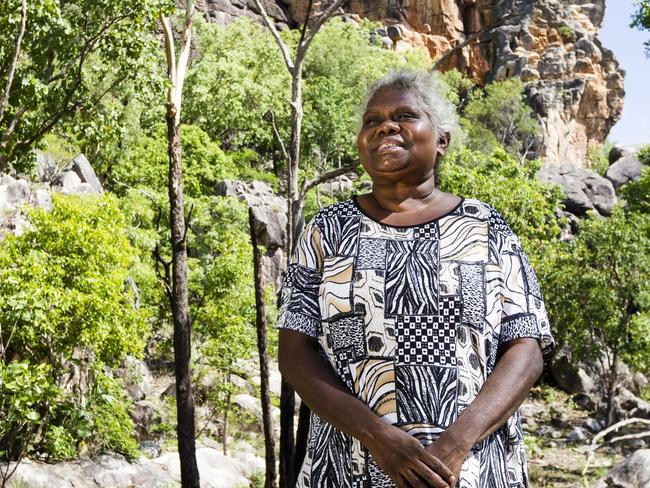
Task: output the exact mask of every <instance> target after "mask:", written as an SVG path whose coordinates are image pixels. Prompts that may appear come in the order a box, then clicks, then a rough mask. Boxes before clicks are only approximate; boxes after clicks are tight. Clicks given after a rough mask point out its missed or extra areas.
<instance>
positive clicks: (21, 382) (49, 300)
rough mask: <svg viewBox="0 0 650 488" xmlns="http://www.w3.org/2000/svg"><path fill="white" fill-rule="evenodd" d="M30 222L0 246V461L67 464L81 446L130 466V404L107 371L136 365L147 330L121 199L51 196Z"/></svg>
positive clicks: (135, 258)
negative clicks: (125, 363)
mask: <svg viewBox="0 0 650 488" xmlns="http://www.w3.org/2000/svg"><path fill="white" fill-rule="evenodd" d="M26 216H27V218H28V220H29V223H30V225H29V227H28V228H27V229H26V230H25V232H24V233H23V234H22V235H10V234H9V235H5V236H3V238H2V240H0V412H2V413H0V458H1V459H2V460H3V461H4V462H7V463H8V462H9V461H17V462H19V461H20V460H21V459H22V458H23V456H25V455H27V454H37V455H38V456H39V457H42V458H46V459H48V460H50V461H57V460H61V459H68V458H71V457H74V456H76V455H77V453H78V451H79V448H80V445H81V443H82V442H83V443H84V444H85V446H86V449H87V451H88V452H89V453H90V454H95V453H98V452H102V451H104V450H113V451H117V452H121V453H122V454H125V455H127V456H129V457H135V455H136V453H137V444H136V443H135V440H134V439H133V438H132V435H133V424H132V422H131V419H130V417H129V414H128V410H129V407H130V402H129V401H128V400H127V398H126V394H125V392H124V389H123V387H122V385H121V384H120V383H119V382H117V381H116V380H115V379H113V378H111V377H110V373H108V372H107V369H108V368H112V367H116V366H117V365H118V364H120V362H121V361H122V359H123V358H124V356H125V355H126V354H131V355H134V356H141V355H142V352H143V349H144V344H145V341H146V340H147V337H148V335H149V328H148V326H147V323H146V318H147V314H146V312H145V311H143V310H140V309H139V308H138V307H137V302H136V297H135V294H134V291H133V288H132V287H131V286H129V285H128V282H129V281H130V280H131V279H132V278H133V274H132V271H133V270H134V268H135V267H137V266H138V265H139V258H138V255H137V251H136V249H135V248H134V247H133V246H132V244H131V243H130V241H129V238H128V230H129V229H128V224H127V222H126V220H125V217H124V215H123V213H122V212H121V211H120V209H119V206H118V202H117V199H116V198H115V197H113V196H110V195H102V196H100V197H98V196H86V197H72V196H69V197H63V196H60V195H55V196H54V199H53V208H52V209H51V210H50V211H48V210H45V209H32V210H29V211H27V212H26ZM71 371H72V372H75V373H74V374H71ZM14 466H15V465H14ZM7 468H8V464H7ZM0 474H1V475H2V477H3V479H4V481H6V480H7V479H8V477H9V476H10V474H11V471H10V470H7V469H3V470H2V473H0Z"/></svg>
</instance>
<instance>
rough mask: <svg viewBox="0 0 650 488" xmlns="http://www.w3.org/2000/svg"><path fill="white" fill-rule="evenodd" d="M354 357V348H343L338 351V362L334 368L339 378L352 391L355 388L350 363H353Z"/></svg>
mask: <svg viewBox="0 0 650 488" xmlns="http://www.w3.org/2000/svg"><path fill="white" fill-rule="evenodd" d="M354 359H355V355H354V351H353V349H352V348H348V349H343V350H342V351H338V352H337V353H336V364H335V368H334V369H335V370H336V373H337V376H338V377H339V379H340V380H341V381H342V382H343V384H344V385H345V386H347V387H348V390H349V391H350V393H351V392H352V390H353V388H354V385H353V380H352V373H351V372H350V363H352V362H353V361H354Z"/></svg>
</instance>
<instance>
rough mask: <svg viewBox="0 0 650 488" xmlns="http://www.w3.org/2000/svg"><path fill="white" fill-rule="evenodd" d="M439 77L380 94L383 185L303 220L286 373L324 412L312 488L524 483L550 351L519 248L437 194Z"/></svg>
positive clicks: (283, 338) (317, 413) (315, 427)
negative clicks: (530, 419) (531, 403)
mask: <svg viewBox="0 0 650 488" xmlns="http://www.w3.org/2000/svg"><path fill="white" fill-rule="evenodd" d="M439 92H440V90H439V86H438V82H437V81H436V79H435V78H433V77H432V76H431V75H426V74H422V73H413V72H408V71H396V72H393V73H390V74H389V75H388V76H386V77H385V78H384V79H382V80H379V81H377V82H375V84H374V85H373V86H372V87H371V88H370V89H369V93H368V96H367V99H366V103H365V105H364V112H363V120H362V123H361V127H360V129H359V133H358V137H357V145H358V149H359V156H360V159H361V163H362V164H363V167H364V168H365V170H366V171H367V173H368V174H369V175H370V177H371V179H372V182H373V186H372V191H371V192H370V193H369V194H366V195H360V196H357V197H354V198H352V199H350V200H346V201H344V202H341V203H337V204H335V205H332V206H330V207H327V208H325V209H323V210H321V211H320V212H319V213H318V214H317V215H316V216H315V217H314V219H313V220H312V221H311V222H310V223H309V224H308V225H307V226H306V228H305V230H304V232H303V233H302V236H301V238H300V242H299V243H298V247H297V250H296V253H295V256H294V257H293V261H292V264H291V265H290V266H289V268H288V270H287V274H286V277H285V281H284V286H283V291H282V307H281V313H280V318H279V320H278V327H280V350H279V363H280V370H281V372H282V374H283V375H284V377H285V378H286V379H287V380H288V381H289V382H290V383H291V384H292V385H293V386H294V388H295V389H296V391H297V392H298V394H299V395H300V397H301V398H302V399H303V401H305V402H306V403H307V405H308V406H309V407H310V408H311V409H312V412H313V414H312V419H311V428H310V435H309V443H308V453H307V456H306V459H305V462H304V464H303V467H302V469H301V472H300V474H299V479H298V486H300V487H311V488H320V487H328V488H329V487H337V488H338V487H351V488H352V487H354V488H356V487H373V488H374V487H384V486H397V487H400V488H401V487H436V488H438V487H453V486H460V487H473V488H474V487H475V488H486V487H525V486H528V481H527V478H526V465H525V456H524V446H523V435H522V432H521V427H520V424H519V419H518V416H517V414H516V413H515V411H516V409H517V407H518V406H519V404H520V403H521V401H522V400H523V399H524V397H525V396H526V394H527V393H528V391H529V389H530V387H531V386H532V385H533V384H534V382H535V381H536V380H537V378H538V377H539V375H540V373H541V370H542V364H543V362H542V350H547V349H548V348H550V347H551V346H552V343H553V340H552V338H551V335H550V330H549V326H548V319H547V317H546V313H545V310H544V304H543V302H542V298H541V294H540V292H539V286H538V284H537V281H536V278H535V275H534V273H533V271H532V269H531V267H530V264H529V262H528V259H527V258H526V256H525V254H524V253H523V251H522V250H521V247H520V245H519V241H518V240H517V238H516V236H515V235H514V234H513V233H512V231H511V230H510V228H509V227H508V225H507V224H506V223H505V222H504V221H503V219H502V218H501V217H500V216H499V214H498V213H497V212H496V211H495V210H494V209H492V208H491V207H489V206H488V205H487V204H484V203H482V202H479V201H477V200H471V199H464V198H461V197H458V196H455V195H451V194H448V193H444V192H442V191H440V190H439V189H437V188H436V186H435V180H434V168H435V166H436V164H437V163H438V161H439V160H440V158H441V157H442V156H443V155H444V153H445V150H446V149H447V146H448V144H449V140H450V134H449V128H450V127H451V126H452V125H453V124H454V118H453V117H454V115H455V114H454V111H453V108H452V107H451V106H450V105H449V104H448V103H447V102H445V101H444V99H443V98H442V97H441V96H440V95H439Z"/></svg>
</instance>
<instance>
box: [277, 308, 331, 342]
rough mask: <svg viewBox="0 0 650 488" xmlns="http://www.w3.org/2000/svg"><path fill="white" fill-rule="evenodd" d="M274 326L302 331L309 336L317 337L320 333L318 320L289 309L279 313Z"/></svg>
mask: <svg viewBox="0 0 650 488" xmlns="http://www.w3.org/2000/svg"><path fill="white" fill-rule="evenodd" d="M276 326H277V327H282V328H285V329H292V330H295V331H298V332H302V333H303V334H307V335H308V336H309V337H318V336H319V335H321V333H322V332H321V322H320V320H316V319H315V318H313V317H307V316H306V315H303V314H301V313H294V312H289V311H285V312H284V313H283V314H282V315H280V318H279V319H278V322H277V323H276Z"/></svg>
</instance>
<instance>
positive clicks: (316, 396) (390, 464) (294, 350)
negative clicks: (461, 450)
mask: <svg viewBox="0 0 650 488" xmlns="http://www.w3.org/2000/svg"><path fill="white" fill-rule="evenodd" d="M278 360H279V367H280V371H281V373H282V375H283V376H284V377H285V378H286V380H287V381H288V382H289V383H290V384H291V385H292V386H293V387H294V388H295V390H296V391H297V392H298V394H299V395H300V398H302V400H303V401H304V402H305V403H306V404H307V405H308V406H309V408H311V409H312V410H313V411H314V412H315V413H316V414H317V415H318V416H319V417H321V418H322V419H323V420H325V421H326V422H328V423H330V424H331V425H333V426H334V427H336V428H337V429H339V430H340V431H342V432H345V433H346V434H348V435H351V436H353V437H355V438H357V439H358V440H359V441H360V442H361V443H362V444H363V445H364V446H365V447H366V448H367V449H368V451H370V453H371V454H372V456H373V458H374V459H375V461H376V462H377V464H378V465H379V467H380V468H382V469H383V470H384V472H386V474H388V475H389V476H390V477H391V479H392V480H393V481H394V482H395V484H396V486H397V488H427V487H434V488H447V487H453V486H455V483H456V479H457V478H455V479H454V478H452V473H451V471H450V470H449V469H448V468H447V467H446V466H445V464H444V463H442V462H441V461H440V460H439V459H437V458H436V457H435V456H434V455H433V454H431V453H429V452H427V450H425V449H423V448H422V445H421V444H420V443H419V442H418V440H417V439H415V438H414V437H412V436H411V435H409V434H407V433H406V432H404V431H402V430H401V429H399V428H397V427H394V426H392V425H390V424H387V423H385V422H383V421H382V420H381V419H380V418H379V417H378V416H377V415H376V414H375V413H374V412H373V411H372V410H370V409H369V408H368V406H367V405H366V404H365V403H363V402H362V401H361V400H359V399H358V398H356V397H355V396H354V395H352V394H351V393H350V392H349V391H348V390H347V389H346V387H345V386H344V385H343V384H342V383H341V381H340V380H339V379H338V377H337V376H336V374H335V373H334V371H333V370H332V368H331V367H330V365H329V364H328V363H327V361H326V360H325V359H324V358H322V357H321V356H320V354H319V353H318V342H317V341H316V339H314V338H312V337H309V336H307V335H305V334H302V333H300V332H296V331H293V330H288V329H280V344H279V351H278Z"/></svg>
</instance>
